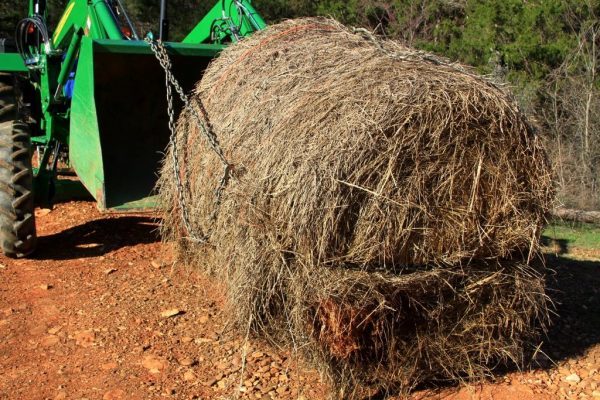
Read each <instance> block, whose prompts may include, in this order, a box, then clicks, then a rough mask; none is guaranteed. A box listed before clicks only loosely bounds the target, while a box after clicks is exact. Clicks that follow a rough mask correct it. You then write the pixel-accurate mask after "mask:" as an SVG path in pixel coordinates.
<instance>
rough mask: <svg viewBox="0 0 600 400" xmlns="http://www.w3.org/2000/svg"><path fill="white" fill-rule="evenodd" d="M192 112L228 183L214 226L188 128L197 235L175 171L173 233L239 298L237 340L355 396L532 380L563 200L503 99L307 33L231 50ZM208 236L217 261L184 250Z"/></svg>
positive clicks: (444, 69) (416, 63)
mask: <svg viewBox="0 0 600 400" xmlns="http://www.w3.org/2000/svg"><path fill="white" fill-rule="evenodd" d="M193 98H194V100H195V102H196V105H197V104H198V102H199V101H202V102H203V104H204V106H205V107H206V110H207V112H208V115H209V116H210V119H211V121H212V124H213V128H214V132H215V133H216V135H217V136H218V138H219V141H220V144H221V146H222V148H223V150H224V154H225V157H226V158H227V160H228V161H229V162H230V163H231V165H232V178H231V180H230V181H229V183H228V185H227V187H226V189H225V191H224V193H223V196H222V203H221V204H220V206H219V208H218V209H217V208H216V207H217V206H216V205H215V194H214V191H215V188H216V187H217V186H218V184H219V180H220V179H221V176H222V165H221V164H220V162H219V160H218V158H217V157H216V156H215V154H214V152H212V151H211V150H210V149H209V148H208V146H207V144H206V142H205V141H204V139H203V136H202V135H201V134H200V133H199V132H198V129H197V127H196V126H195V123H194V121H193V119H192V118H191V117H190V113H189V112H184V113H183V114H182V116H181V118H180V119H179V123H178V135H179V136H178V138H179V142H180V143H179V145H180V154H179V171H177V173H178V174H179V175H180V176H181V178H182V180H183V181H184V182H185V189H184V193H183V195H184V197H185V204H186V206H187V207H188V212H189V215H190V221H189V222H190V225H191V226H192V227H193V230H194V232H187V231H186V229H185V228H184V224H182V220H181V212H180V211H181V210H180V209H179V204H180V202H179V200H178V195H177V188H176V185H175V179H174V175H173V164H172V162H171V158H170V156H168V157H167V158H166V159H165V165H164V167H163V170H162V174H161V178H160V182H159V189H160V195H161V198H162V201H163V205H164V207H165V209H166V213H165V219H164V224H163V233H164V235H165V237H166V238H167V239H168V240H177V241H179V243H180V246H179V248H180V254H181V256H182V257H184V258H186V259H187V260H188V261H190V262H192V263H193V264H195V265H198V266H201V267H202V268H204V269H206V270H207V271H208V272H210V273H212V274H215V275H216V276H218V277H219V278H221V279H222V280H223V281H224V282H226V284H227V287H228V293H229V300H230V304H231V306H232V307H231V310H232V317H233V318H234V320H235V321H236V322H237V323H238V324H239V326H240V327H244V329H245V327H247V324H248V321H251V332H252V333H253V334H255V335H257V336H260V337H264V338H267V339H269V340H270V341H272V342H273V343H275V344H277V345H284V346H290V347H292V348H293V349H295V350H297V351H299V352H300V353H301V354H303V355H304V356H305V357H306V359H307V360H309V361H310V362H312V363H314V365H316V366H318V367H319V369H320V370H321V371H323V372H324V373H325V374H326V376H327V377H329V378H330V380H331V382H332V383H333V384H335V385H337V386H338V390H337V391H335V393H337V394H341V395H342V396H344V397H353V396H358V394H364V393H367V392H369V391H370V390H384V391H387V390H408V389H410V388H413V387H414V386H415V385H418V384H420V383H422V382H424V381H431V380H435V379H442V380H444V379H462V378H469V377H478V376H482V375H485V374H486V373H487V372H489V368H490V367H491V366H494V365H495V364H496V363H506V362H511V363H516V364H520V363H521V362H522V360H523V354H524V353H523V349H524V348H525V347H526V344H527V342H528V340H530V339H531V338H533V337H535V334H536V332H537V331H538V327H540V326H542V325H543V324H544V323H545V322H546V319H547V313H548V310H547V302H546V296H545V294H544V280H543V271H542V269H541V267H540V266H539V263H537V260H538V257H537V241H538V238H539V235H540V229H541V227H542V224H543V223H544V216H545V213H546V211H547V209H548V207H549V205H550V202H551V199H552V194H553V191H552V185H551V176H550V170H549V164H548V160H547V159H546V155H545V153H544V150H543V149H542V147H541V144H540V139H539V138H538V137H536V135H535V134H534V132H533V131H532V129H531V127H530V125H529V124H528V123H527V120H526V118H525V117H524V116H523V115H522V114H521V112H520V111H519V109H518V107H517V105H516V104H515V103H514V101H513V99H512V98H511V97H510V96H509V95H508V94H507V93H506V91H505V90H504V89H503V88H501V87H498V86H497V85H495V84H493V83H492V82H489V81H488V80H486V79H483V78H481V77H479V76H477V75H475V74H473V73H472V72H470V71H469V70H467V69H465V68H464V67H461V66H459V65H455V64H451V63H449V62H447V61H445V60H441V59H439V58H436V57H434V56H432V55H429V54H426V53H422V52H418V51H415V50H413V49H410V48H406V47H403V46H402V45H400V44H398V43H395V42H392V41H385V40H381V39H377V38H373V37H372V36H370V35H368V34H366V33H365V32H362V31H351V30H349V29H346V28H344V27H343V26H341V25H339V24H338V23H336V22H334V21H332V20H326V19H300V20H293V21H286V22H283V23H281V24H278V25H274V26H271V27H270V28H268V29H267V30H266V31H263V32H260V33H258V34H255V35H254V36H252V37H251V38H249V39H245V40H243V41H242V42H241V43H238V44H236V45H232V46H230V47H228V48H227V49H226V50H225V51H224V52H223V53H222V54H221V56H220V57H219V58H218V59H217V60H215V61H214V62H213V63H212V64H211V65H210V66H209V68H208V69H207V71H206V73H205V75H204V77H203V79H202V81H201V82H200V83H199V84H198V86H197V88H196V91H195V94H194V95H193ZM169 151H171V150H169ZM211 215H216V219H215V220H212V219H211ZM206 232H210V235H211V236H210V240H209V243H208V244H203V245H201V244H196V243H194V242H193V241H190V240H187V239H185V237H188V236H191V235H200V233H206ZM365 390H366V392H365Z"/></svg>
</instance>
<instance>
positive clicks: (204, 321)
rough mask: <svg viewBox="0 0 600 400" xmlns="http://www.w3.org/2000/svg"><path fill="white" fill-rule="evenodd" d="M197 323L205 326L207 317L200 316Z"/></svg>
mask: <svg viewBox="0 0 600 400" xmlns="http://www.w3.org/2000/svg"><path fill="white" fill-rule="evenodd" d="M198 322H199V323H201V324H205V323H207V322H208V317H207V316H206V315H202V316H201V317H200V318H198Z"/></svg>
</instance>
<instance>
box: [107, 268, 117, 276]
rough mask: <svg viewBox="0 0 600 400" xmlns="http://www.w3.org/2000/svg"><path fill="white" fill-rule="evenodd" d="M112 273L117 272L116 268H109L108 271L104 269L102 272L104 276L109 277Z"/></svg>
mask: <svg viewBox="0 0 600 400" xmlns="http://www.w3.org/2000/svg"><path fill="white" fill-rule="evenodd" d="M113 272H117V269H116V268H109V269H105V270H104V274H105V275H110V274H112V273H113Z"/></svg>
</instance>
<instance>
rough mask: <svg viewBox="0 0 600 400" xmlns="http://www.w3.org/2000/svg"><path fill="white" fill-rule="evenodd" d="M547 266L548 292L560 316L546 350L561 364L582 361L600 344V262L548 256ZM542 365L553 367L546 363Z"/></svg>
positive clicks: (554, 319) (543, 362)
mask: <svg viewBox="0 0 600 400" xmlns="http://www.w3.org/2000/svg"><path fill="white" fill-rule="evenodd" d="M546 264H547V267H548V269H549V273H548V282H547V289H546V290H547V294H548V295H549V296H550V297H551V298H552V300H553V301H554V302H555V305H556V313H557V315H555V316H554V317H553V318H552V321H553V325H552V326H551V327H550V329H549V331H548V335H547V338H546V340H545V341H544V342H545V343H544V346H543V347H542V350H543V351H544V352H545V353H546V354H548V356H550V358H551V359H552V360H553V361H555V362H558V361H562V360H565V359H569V358H576V357H579V356H581V355H583V354H585V352H586V350H587V349H589V348H590V347H592V346H594V345H596V344H599V343H600V262H598V261H581V260H574V259H569V258H566V257H563V256H560V255H547V256H546ZM540 364H541V365H540V367H549V366H550V365H551V364H552V363H551V362H548V361H543V360H542V361H541V362H540ZM547 364H549V365H547Z"/></svg>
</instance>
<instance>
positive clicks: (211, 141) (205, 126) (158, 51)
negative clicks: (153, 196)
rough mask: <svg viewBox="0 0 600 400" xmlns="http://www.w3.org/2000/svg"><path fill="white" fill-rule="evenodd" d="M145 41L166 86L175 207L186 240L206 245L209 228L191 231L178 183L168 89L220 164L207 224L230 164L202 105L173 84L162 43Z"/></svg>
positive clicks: (218, 201) (218, 202) (184, 136)
mask: <svg viewBox="0 0 600 400" xmlns="http://www.w3.org/2000/svg"><path fill="white" fill-rule="evenodd" d="M145 40H146V42H148V44H149V45H150V48H151V49H152V52H153V53H154V55H155V56H156V59H157V60H158V62H159V63H160V66H161V67H162V68H163V70H164V71H165V87H166V92H167V113H168V115H169V130H170V132H171V135H170V137H169V145H170V146H171V156H172V162H173V174H174V177H175V186H176V190H177V201H178V202H179V204H178V207H179V210H180V212H181V220H182V222H183V226H184V228H185V230H186V231H187V235H188V236H187V237H186V239H189V240H191V241H193V242H196V243H206V242H207V241H208V239H209V238H210V234H211V230H212V228H209V229H208V230H207V231H206V232H204V233H201V234H200V235H196V233H195V230H194V229H193V227H192V225H191V223H190V215H189V208H188V206H187V203H186V198H185V185H186V184H187V182H182V180H181V176H180V168H179V148H178V138H177V133H176V129H175V110H174V108H173V92H172V89H175V92H176V93H177V94H178V95H179V98H180V99H181V101H182V102H183V110H184V111H189V112H190V114H191V116H192V117H193V119H194V122H195V123H196V126H197V127H198V129H199V130H200V132H201V133H202V135H203V136H204V138H205V139H206V141H207V143H208V145H209V147H210V148H211V150H212V151H213V152H214V153H215V154H216V155H217V157H218V159H219V161H220V162H221V164H222V166H223V175H222V177H221V179H220V181H219V185H218V186H217V188H216V190H215V208H214V210H213V212H212V213H211V215H210V219H209V221H210V223H211V224H212V223H214V221H215V220H216V218H217V214H218V210H219V206H220V205H221V197H222V194H223V191H224V190H225V187H226V186H227V184H228V183H229V178H230V173H231V164H229V162H227V159H226V158H225V155H224V153H223V150H222V149H221V146H220V144H219V141H218V138H217V135H216V134H215V133H214V131H213V128H212V124H211V123H210V120H209V118H208V113H207V112H206V108H205V107H204V104H203V103H202V99H197V100H196V99H194V100H193V102H194V104H193V105H192V104H191V102H190V99H189V98H188V96H187V95H186V94H185V92H184V91H183V89H182V88H181V85H180V84H179V82H178V81H177V79H176V78H175V76H174V75H173V72H172V64H171V59H170V58H169V54H168V53H167V50H166V49H165V46H164V45H163V43H162V42H161V41H153V40H152V39H150V38H146V39H145ZM194 105H196V106H197V107H198V109H200V113H201V114H202V115H199V113H198V110H197V109H196V107H194ZM187 135H188V131H187V130H184V131H183V133H182V137H181V139H183V141H184V143H185V142H186V141H187ZM186 170H187V168H186ZM186 177H187V174H186Z"/></svg>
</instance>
